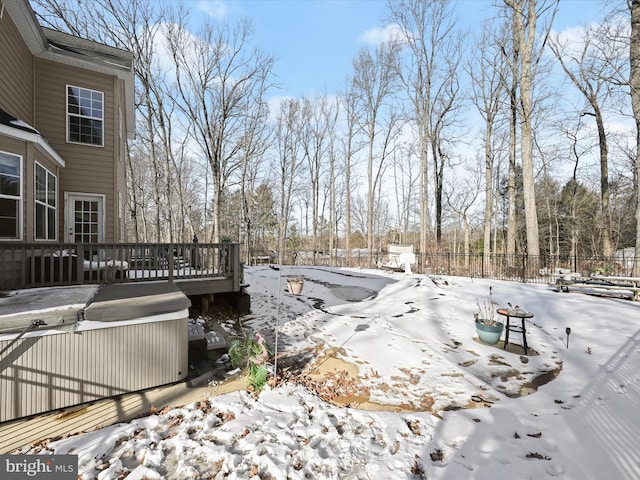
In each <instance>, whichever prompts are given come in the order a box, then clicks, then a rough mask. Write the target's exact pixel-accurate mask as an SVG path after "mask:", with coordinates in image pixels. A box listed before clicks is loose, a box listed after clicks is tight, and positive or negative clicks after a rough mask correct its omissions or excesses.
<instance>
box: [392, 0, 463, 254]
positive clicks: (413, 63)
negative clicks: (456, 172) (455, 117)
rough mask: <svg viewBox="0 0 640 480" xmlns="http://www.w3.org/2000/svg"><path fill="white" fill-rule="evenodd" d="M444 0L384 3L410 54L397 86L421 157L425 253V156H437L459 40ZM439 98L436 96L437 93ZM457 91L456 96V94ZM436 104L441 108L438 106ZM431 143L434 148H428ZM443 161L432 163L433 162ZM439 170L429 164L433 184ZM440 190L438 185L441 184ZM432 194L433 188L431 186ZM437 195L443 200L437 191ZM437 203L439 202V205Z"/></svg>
mask: <svg viewBox="0 0 640 480" xmlns="http://www.w3.org/2000/svg"><path fill="white" fill-rule="evenodd" d="M451 6H452V2H450V1H449V0H433V1H423V0H400V1H396V0H389V2H388V8H389V11H390V19H391V20H392V21H393V22H394V23H395V24H396V25H398V26H399V28H400V31H401V34H402V40H403V41H404V43H405V45H406V46H407V48H408V51H409V61H408V63H407V65H405V67H404V69H403V71H402V82H403V84H404V86H405V88H406V90H407V92H408V95H409V98H410V101H411V103H412V106H413V112H414V113H413V114H414V122H415V126H416V133H417V136H418V142H419V155H420V176H421V178H420V251H421V252H425V251H426V250H427V244H428V240H429V236H430V234H431V213H430V211H431V207H430V201H429V197H430V194H429V177H430V174H429V170H430V167H429V154H435V155H438V152H439V151H441V149H442V146H443V145H442V144H439V139H440V134H442V132H443V130H442V128H441V127H442V126H443V124H442V122H440V126H438V125H436V122H437V121H438V120H440V121H441V120H443V118H444V117H443V114H448V113H451V112H452V111H453V110H452V109H451V106H450V102H449V101H448V98H447V97H449V96H450V95H451V94H452V93H454V92H456V90H455V89H452V88H443V86H444V85H447V84H449V85H453V84H454V83H455V82H457V77H456V69H457V66H458V65H459V64H460V54H461V45H462V43H463V42H462V41H461V38H454V36H453V33H454V30H455V24H456V22H455V19H454V17H453V11H452V8H451ZM439 93H440V94H442V95H443V97H442V98H440V99H439V98H438V94H439ZM456 93H457V92H456ZM437 105H440V107H439V108H438V107H437ZM434 141H435V145H431V143H432V142H434ZM438 159H439V160H444V157H437V158H435V157H434V159H433V161H434V162H436V161H438ZM442 166H443V164H442V163H440V164H439V165H438V166H434V170H433V171H434V181H435V182H436V184H437V182H438V181H439V178H441V177H440V174H439V172H440V171H441V170H442V169H441V167H442ZM440 186H441V184H440ZM435 188H436V191H437V190H438V186H437V185H435ZM436 197H439V198H440V200H441V199H442V188H440V192H439V193H437V195H436ZM441 205H442V202H441V201H440V207H441Z"/></svg>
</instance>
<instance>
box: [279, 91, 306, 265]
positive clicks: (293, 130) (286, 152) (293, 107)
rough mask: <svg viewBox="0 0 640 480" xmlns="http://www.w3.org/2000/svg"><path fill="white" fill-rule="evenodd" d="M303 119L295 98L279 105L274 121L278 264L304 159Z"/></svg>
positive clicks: (282, 255)
mask: <svg viewBox="0 0 640 480" xmlns="http://www.w3.org/2000/svg"><path fill="white" fill-rule="evenodd" d="M303 122H304V119H303V112H302V105H301V103H300V101H298V100H286V101H285V102H283V103H282V104H281V105H280V112H279V113H278V117H277V119H276V124H275V132H274V139H275V149H276V151H277V156H278V158H277V160H276V165H275V168H274V170H275V171H276V172H277V174H276V181H277V182H278V190H279V191H278V194H279V197H280V209H279V210H280V211H279V215H278V249H279V251H278V256H279V262H280V264H283V263H284V259H285V249H286V242H287V234H288V229H289V221H290V219H291V211H292V209H293V202H292V199H293V195H294V190H295V188H296V181H297V176H298V175H299V170H300V168H301V166H302V164H303V162H304V154H303V152H302V151H301V146H300V145H301V139H300V136H301V132H300V130H301V127H300V126H301V124H302V123H303Z"/></svg>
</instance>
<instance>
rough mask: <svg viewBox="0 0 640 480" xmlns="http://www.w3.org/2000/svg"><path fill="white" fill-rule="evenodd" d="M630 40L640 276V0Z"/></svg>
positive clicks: (636, 271)
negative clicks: (639, 189)
mask: <svg viewBox="0 0 640 480" xmlns="http://www.w3.org/2000/svg"><path fill="white" fill-rule="evenodd" d="M630 9H631V42H630V48H629V57H630V61H631V72H630V74H629V87H630V91H631V107H632V108H633V116H634V119H635V122H636V157H635V162H634V166H633V170H634V175H633V177H634V194H635V199H636V205H635V217H636V245H635V257H634V267H633V275H634V276H640V192H639V191H638V188H639V187H638V183H639V179H640V0H631V4H630Z"/></svg>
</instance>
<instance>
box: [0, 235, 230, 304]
mask: <svg viewBox="0 0 640 480" xmlns="http://www.w3.org/2000/svg"><path fill="white" fill-rule="evenodd" d="M241 278H242V265H241V263H240V245H239V244H238V243H166V244H150V243H146V244H139V243H118V244H106V243H101V244H69V243H60V244H52V243H46V244H42V243H30V244H27V243H4V244H0V290H20V289H25V288H37V287H54V286H66V285H85V284H112V283H133V282H169V283H175V284H176V285H177V286H179V287H180V289H182V291H183V292H184V293H185V294H187V295H206V294H211V293H226V292H240V291H241V288H242V287H241Z"/></svg>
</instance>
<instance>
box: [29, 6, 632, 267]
mask: <svg viewBox="0 0 640 480" xmlns="http://www.w3.org/2000/svg"><path fill="white" fill-rule="evenodd" d="M560 1H561V0H496V1H495V2H494V3H493V5H492V7H491V9H489V10H487V11H486V12H485V14H486V18H485V20H483V21H481V22H478V23H477V25H478V27H477V28H476V29H475V30H474V31H465V30H464V29H463V27H462V26H461V25H462V24H461V22H460V21H459V19H458V17H457V11H456V7H457V5H456V3H455V2H453V1H449V0H391V1H389V2H388V5H387V8H386V17H385V18H384V19H382V20H383V21H384V25H386V26H387V29H386V30H387V32H388V35H387V38H386V40H385V41H382V42H380V43H378V44H376V45H371V46H366V47H363V48H361V49H360V50H359V51H358V52H357V54H356V55H355V57H354V58H353V61H352V71H351V73H350V74H349V75H348V76H347V77H346V78H345V79H344V84H343V86H342V88H341V89H340V91H339V92H332V93H329V92H326V93H324V94H321V95H317V96H314V97H306V96H305V97H302V98H287V99H285V100H282V101H280V102H279V103H277V104H275V103H273V102H270V98H272V97H273V96H274V95H275V94H276V93H277V91H278V87H279V85H278V79H277V76H276V71H277V60H276V59H275V58H274V57H273V56H272V55H271V54H270V53H268V52H266V51H264V50H263V49H262V48H261V47H260V46H259V45H257V43H256V41H255V40H254V38H253V35H254V30H253V25H252V22H251V20H250V19H243V20H239V21H236V22H228V21H224V20H223V21H214V20H213V19H211V18H208V19H206V20H205V21H202V22H199V26H198V27H193V26H192V25H193V22H192V20H193V18H192V16H193V15H194V12H189V11H188V10H187V8H186V7H187V6H189V4H186V3H185V4H180V3H175V2H163V1H151V0H131V1H129V0H96V1H95V2H93V3H92V8H90V9H88V8H82V2H81V0H32V3H33V5H34V9H35V11H36V13H37V15H38V17H39V20H40V22H41V23H42V24H44V25H45V26H51V27H53V28H57V29H59V30H63V31H67V32H69V33H72V34H75V35H79V36H82V37H85V38H90V39H94V40H96V41H99V42H102V43H106V44H109V45H113V46H116V47H121V48H124V49H127V50H129V51H131V52H132V53H133V56H134V69H135V77H136V83H135V88H136V92H135V94H136V113H137V115H136V118H137V125H136V127H137V128H136V130H137V138H136V140H134V141H132V142H131V144H130V149H129V158H128V165H127V174H128V175H127V177H128V210H129V214H130V218H131V221H130V222H129V224H130V228H129V233H128V235H129V240H131V241H145V242H152V241H157V242H172V241H189V240H190V239H191V238H192V237H193V236H194V235H196V236H197V237H198V238H200V239H201V241H225V240H231V241H239V242H241V243H242V244H243V245H244V247H245V249H244V250H245V252H247V253H246V254H247V256H250V255H251V254H252V252H255V251H266V250H268V249H274V250H276V251H277V252H279V254H280V256H281V260H282V259H283V258H284V257H283V256H284V253H285V251H286V250H287V249H289V250H291V249H304V250H308V251H313V252H334V251H335V249H337V248H340V249H344V250H346V251H351V250H352V249H354V248H366V249H367V250H368V251H369V252H371V251H375V250H379V249H385V248H386V246H387V245H388V244H389V243H412V244H414V245H415V246H416V249H417V250H418V251H420V252H429V251H456V252H464V253H471V252H473V253H484V254H485V255H490V254H492V253H506V254H515V253H527V254H529V255H540V254H550V255H567V254H569V255H592V256H597V255H600V256H610V255H611V254H612V253H613V252H614V251H615V250H617V249H620V248H623V247H635V248H636V258H637V259H640V252H638V250H639V249H640V228H639V225H640V200H639V197H640V196H639V195H638V189H639V187H638V178H639V173H640V160H639V157H638V155H639V151H638V148H637V145H638V138H639V137H638V135H639V133H638V132H640V128H639V127H640V69H639V66H640V43H639V42H640V36H639V35H638V33H640V32H638V29H640V0H626V1H622V0H617V1H614V2H607V3H606V5H605V4H603V10H602V17H601V18H600V19H598V21H597V22H593V23H592V24H590V25H587V26H584V27H583V28H578V29H574V30H573V31H572V32H571V33H572V35H569V34H568V33H567V32H563V33H559V32H557V31H555V30H554V29H553V24H554V19H555V16H556V14H557V11H558V8H559V5H560ZM634 33H635V35H634ZM285 81H286V79H285ZM559 85H560V86H561V87H559ZM270 96H271V97H270ZM370 262H373V257H372V256H370ZM636 266H637V267H638V262H636ZM637 273H639V274H640V272H637Z"/></svg>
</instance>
